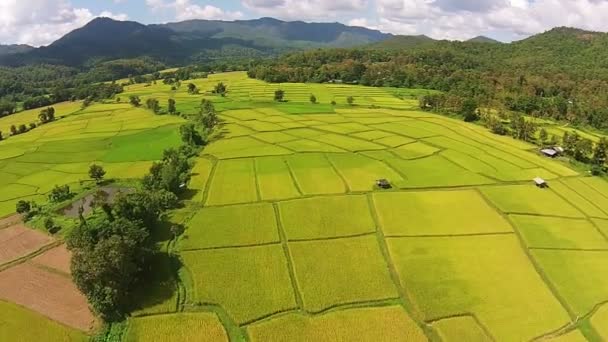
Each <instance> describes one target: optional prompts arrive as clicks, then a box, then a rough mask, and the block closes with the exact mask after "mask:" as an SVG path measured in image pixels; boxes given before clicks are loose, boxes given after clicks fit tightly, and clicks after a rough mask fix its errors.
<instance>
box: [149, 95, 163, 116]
mask: <svg viewBox="0 0 608 342" xmlns="http://www.w3.org/2000/svg"><path fill="white" fill-rule="evenodd" d="M146 108H148V109H150V110H151V111H153V112H154V114H158V113H159V112H160V104H159V102H158V100H157V99H155V98H149V99H147V100H146Z"/></svg>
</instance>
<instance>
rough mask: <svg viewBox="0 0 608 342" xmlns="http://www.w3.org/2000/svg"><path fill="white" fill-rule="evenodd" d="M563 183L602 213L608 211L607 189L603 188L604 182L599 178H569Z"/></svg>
mask: <svg viewBox="0 0 608 342" xmlns="http://www.w3.org/2000/svg"><path fill="white" fill-rule="evenodd" d="M562 182H563V183H564V184H566V185H567V186H568V187H569V188H570V189H571V190H573V191H575V192H576V193H578V194H579V195H581V196H583V197H584V198H585V199H587V200H588V201H590V202H592V203H593V204H595V205H596V206H598V207H599V208H600V209H602V211H608V194H605V192H604V191H605V189H603V187H602V185H604V184H603V182H604V181H603V180H601V179H597V178H567V179H563V180H562ZM607 214H608V212H607Z"/></svg>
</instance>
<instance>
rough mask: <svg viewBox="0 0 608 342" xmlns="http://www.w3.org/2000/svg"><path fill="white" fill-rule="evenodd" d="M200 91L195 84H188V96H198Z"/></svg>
mask: <svg viewBox="0 0 608 342" xmlns="http://www.w3.org/2000/svg"><path fill="white" fill-rule="evenodd" d="M198 93H199V90H198V88H197V87H196V84H194V83H188V94H191V95H195V94H198Z"/></svg>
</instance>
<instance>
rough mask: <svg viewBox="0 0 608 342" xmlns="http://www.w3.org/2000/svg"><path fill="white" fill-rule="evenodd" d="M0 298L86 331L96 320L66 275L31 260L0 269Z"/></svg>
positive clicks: (91, 327) (82, 296) (85, 301)
mask: <svg viewBox="0 0 608 342" xmlns="http://www.w3.org/2000/svg"><path fill="white" fill-rule="evenodd" d="M0 299H2V300H6V301H10V302H13V303H16V304H18V305H21V306H23V307H26V308H28V309H31V310H34V311H36V312H39V313H41V314H43V315H45V316H47V317H49V318H51V319H53V320H56V321H58V322H61V323H63V324H65V325H67V326H70V327H73V328H76V329H79V330H82V331H90V330H92V329H93V328H94V327H95V324H96V319H95V316H94V315H93V314H92V313H91V311H90V309H89V306H88V304H87V300H86V298H85V296H84V295H83V294H82V293H80V291H79V290H78V288H76V285H74V283H72V280H71V279H70V277H69V276H66V275H61V274H59V273H56V272H53V271H49V270H46V269H43V268H42V267H39V266H36V265H35V264H32V263H31V262H26V263H22V264H19V265H17V266H14V267H11V268H9V269H7V270H5V271H2V272H0Z"/></svg>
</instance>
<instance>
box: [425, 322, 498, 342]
mask: <svg viewBox="0 0 608 342" xmlns="http://www.w3.org/2000/svg"><path fill="white" fill-rule="evenodd" d="M432 327H433V328H434V329H435V330H436V331H437V333H438V335H439V336H440V337H441V340H443V341H446V342H452V341H453V342H458V341H479V342H484V341H487V342H490V341H493V339H492V337H491V336H488V334H487V333H486V332H485V331H484V329H483V328H482V327H481V326H480V325H479V323H477V321H475V319H474V318H473V317H471V316H460V317H452V318H446V319H442V320H439V321H437V322H433V323H432Z"/></svg>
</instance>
